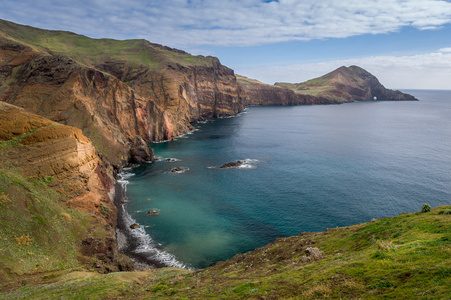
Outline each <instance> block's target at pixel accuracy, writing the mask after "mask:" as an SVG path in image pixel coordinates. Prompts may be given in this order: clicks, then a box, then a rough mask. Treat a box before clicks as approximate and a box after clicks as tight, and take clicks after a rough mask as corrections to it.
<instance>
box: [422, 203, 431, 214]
mask: <svg viewBox="0 0 451 300" xmlns="http://www.w3.org/2000/svg"><path fill="white" fill-rule="evenodd" d="M430 211H431V206H430V205H429V203H425V204H423V206H422V207H421V212H430Z"/></svg>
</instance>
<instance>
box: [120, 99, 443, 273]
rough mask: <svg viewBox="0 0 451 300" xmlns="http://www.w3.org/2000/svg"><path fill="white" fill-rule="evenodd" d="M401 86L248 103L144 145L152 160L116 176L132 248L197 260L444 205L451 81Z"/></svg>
mask: <svg viewBox="0 0 451 300" xmlns="http://www.w3.org/2000/svg"><path fill="white" fill-rule="evenodd" d="M404 92H408V93H410V94H413V95H414V96H416V97H417V98H418V99H420V101H405V102H404V101H402V102H396V101H365V102H363V101H361V102H354V103H348V104H342V105H317V106H288V107H287V106H285V107H282V106H280V107H279V106H269V107H249V108H247V109H246V110H245V111H244V113H242V114H240V115H239V116H236V117H233V118H225V119H214V120H213V121H212V122H210V123H205V124H196V125H195V127H196V130H195V131H194V132H192V133H190V134H187V135H185V136H181V137H179V138H177V139H176V140H174V141H169V142H164V143H155V144H151V147H152V148H153V149H154V151H155V155H156V156H157V157H159V161H156V162H153V163H146V164H142V165H139V166H136V167H133V168H128V169H125V170H124V171H123V173H121V176H122V179H121V180H120V181H119V182H120V183H121V184H122V186H123V187H124V188H125V190H126V191H125V196H124V197H125V201H126V202H125V203H124V204H123V205H121V207H120V208H121V209H123V211H122V214H121V215H122V218H123V222H124V224H125V228H126V233H127V234H128V235H130V236H131V237H132V239H133V241H134V242H133V247H132V248H131V249H129V252H130V253H132V254H133V253H135V254H137V255H139V256H140V257H144V258H146V259H148V260H149V261H151V262H154V263H157V265H160V266H161V265H164V266H177V267H186V268H190V269H197V268H204V267H207V266H210V265H212V264H214V263H216V262H218V261H221V260H226V259H228V258H231V257H233V256H234V255H235V254H237V253H244V252H247V251H250V250H253V249H255V248H258V247H261V246H264V245H266V244H268V243H270V242H273V241H274V240H275V239H276V238H278V237H285V236H291V235H297V234H299V233H300V232H306V231H323V230H325V229H327V228H334V227H338V226H347V225H352V224H357V223H362V222H367V221H370V220H372V219H374V218H382V217H389V216H395V215H398V214H400V213H403V212H414V211H419V210H420V208H421V205H422V204H424V203H429V204H430V205H431V206H438V205H449V204H451V91H432V90H431V91H430V90H405V91H404ZM168 159H169V160H168ZM237 160H242V161H244V164H242V165H241V166H240V167H238V168H229V169H221V168H220V166H221V165H223V164H225V163H228V162H234V161H237ZM178 167H180V168H183V169H182V171H181V172H171V170H172V169H174V168H178ZM149 211H156V212H158V213H159V214H158V215H155V214H150V215H148V212H149ZM135 222H136V223H138V224H139V225H140V227H139V228H137V229H129V228H128V226H129V225H130V224H133V223H135Z"/></svg>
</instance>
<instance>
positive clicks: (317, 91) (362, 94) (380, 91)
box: [275, 66, 416, 102]
mask: <svg viewBox="0 0 451 300" xmlns="http://www.w3.org/2000/svg"><path fill="white" fill-rule="evenodd" d="M275 86H279V87H285V88H288V89H290V90H292V91H294V92H295V93H297V94H300V95H310V96H316V97H324V98H327V99H331V100H332V99H335V100H337V101H340V102H349V101H356V100H372V99H378V100H416V98H415V97H414V96H412V95H409V94H405V93H402V92H400V91H393V90H389V89H386V88H385V87H384V86H383V85H382V84H381V83H380V82H379V80H378V79H377V78H376V77H375V76H373V75H372V74H370V73H369V72H367V71H366V70H364V69H362V68H360V67H358V66H350V67H344V66H343V67H340V68H338V69H336V70H334V71H332V72H330V73H328V74H326V75H324V76H321V77H318V78H315V79H311V80H308V81H306V82H303V83H294V84H293V83H282V82H278V83H276V84H275Z"/></svg>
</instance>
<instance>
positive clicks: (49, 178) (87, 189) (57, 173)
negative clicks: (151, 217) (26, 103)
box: [0, 102, 131, 272]
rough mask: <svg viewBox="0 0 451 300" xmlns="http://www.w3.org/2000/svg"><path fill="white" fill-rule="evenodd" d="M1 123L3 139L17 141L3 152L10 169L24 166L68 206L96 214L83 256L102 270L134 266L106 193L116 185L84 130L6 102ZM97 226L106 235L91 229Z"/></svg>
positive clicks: (25, 173) (26, 174) (23, 170)
mask: <svg viewBox="0 0 451 300" xmlns="http://www.w3.org/2000/svg"><path fill="white" fill-rule="evenodd" d="M0 124H1V126H0V140H2V141H9V143H10V144H11V145H13V147H10V148H7V149H6V150H3V156H2V157H3V158H4V159H6V161H7V162H8V164H10V166H9V167H10V168H17V169H19V170H21V173H22V176H23V177H25V178H29V179H30V180H43V181H45V182H46V183H47V184H48V185H50V186H51V187H52V188H53V189H54V190H55V191H57V192H58V194H59V195H60V199H61V201H63V202H64V203H65V204H66V205H67V206H68V207H70V208H75V209H78V210H81V211H83V212H85V213H88V214H91V215H92V216H93V217H95V218H94V219H93V221H92V224H91V226H90V227H89V230H88V232H86V233H85V236H86V237H85V239H84V240H83V241H82V244H81V245H79V246H80V254H81V255H82V257H83V256H85V257H91V258H92V257H94V258H95V259H96V261H95V262H94V264H95V265H96V266H97V267H98V268H99V270H100V271H102V272H106V271H107V270H113V269H124V270H125V269H131V264H130V263H127V259H126V258H124V257H123V256H121V255H120V254H119V253H118V251H117V246H116V235H115V227H116V207H115V206H114V204H113V202H112V201H111V200H110V198H109V197H108V194H107V192H108V191H111V189H112V188H113V184H112V182H111V180H110V179H109V177H108V176H106V170H105V169H104V168H103V167H102V164H101V162H100V161H99V159H98V157H97V155H96V152H95V149H94V146H93V145H92V143H91V142H90V140H89V139H88V138H87V137H86V136H84V135H83V133H82V132H81V130H80V129H78V128H74V127H71V126H65V125H60V124H58V123H55V122H53V121H50V120H48V119H46V118H44V117H42V116H38V115H35V114H32V113H29V112H27V111H25V110H24V109H21V108H18V107H16V106H13V105H9V104H6V103H3V102H0ZM0 160H1V157H0ZM4 163H5V162H4ZM99 227H101V228H102V230H103V232H104V233H105V235H104V236H97V235H96V234H94V233H93V232H95V231H96V230H98V228H99ZM86 261H89V259H86Z"/></svg>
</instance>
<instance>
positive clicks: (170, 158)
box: [164, 157, 180, 162]
mask: <svg viewBox="0 0 451 300" xmlns="http://www.w3.org/2000/svg"><path fill="white" fill-rule="evenodd" d="M164 161H165V162H176V161H180V159H178V158H173V157H169V158H166V159H165V160H164Z"/></svg>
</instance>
